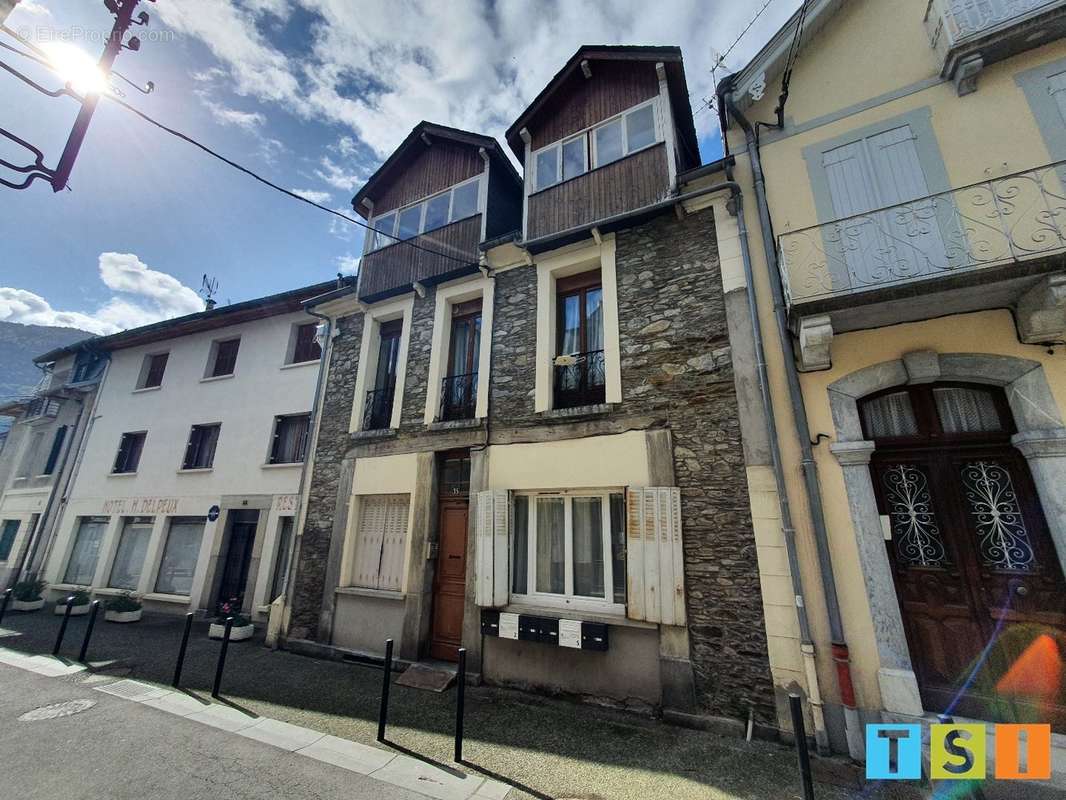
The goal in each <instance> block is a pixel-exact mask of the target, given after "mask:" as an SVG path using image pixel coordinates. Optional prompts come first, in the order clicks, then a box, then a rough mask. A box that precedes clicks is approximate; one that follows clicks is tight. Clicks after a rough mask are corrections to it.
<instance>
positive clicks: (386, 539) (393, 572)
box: [378, 497, 408, 592]
mask: <svg viewBox="0 0 1066 800" xmlns="http://www.w3.org/2000/svg"><path fill="white" fill-rule="evenodd" d="M407 510H408V501H407V498H406V497H390V498H388V500H387V501H386V504H385V519H384V529H383V531H382V544H381V567H380V568H379V570H378V588H379V589H384V590H387V591H390V592H399V591H402V590H403V562H404V554H405V553H406V550H407Z"/></svg>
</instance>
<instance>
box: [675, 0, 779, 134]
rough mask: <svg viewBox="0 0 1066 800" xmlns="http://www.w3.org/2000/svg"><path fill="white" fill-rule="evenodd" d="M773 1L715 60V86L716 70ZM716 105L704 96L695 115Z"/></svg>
mask: <svg viewBox="0 0 1066 800" xmlns="http://www.w3.org/2000/svg"><path fill="white" fill-rule="evenodd" d="M772 2H774V0H766V2H765V3H763V4H762V7H761V8H760V9H759V10H758V11H757V12H756V13H755V16H754V17H752V18H751V21H750V22H749V23H748V24H747V25H745V26H744V30H742V31H741V32H740V33H739V34H738V35H737V38H736V39H734V40H733V43H732V44H731V45H729V47H727V48H726V50H725V52H724V53H722V54H721V55H720V56H718V58H717V59H716V60H715V62H714V63H713V64H712V65H711V83H713V84H714V85H715V86H717V85H718V82H717V80H716V79H715V72H716V71H717V70H718V69H719V68H720V67H721V66H722V65H723V64H725V60H726V58H728V57H729V54H730V53H732V52H733V48H735V47H736V46H737V45H738V44H739V43H740V40H741V39H743V38H744V35H745V34H746V33H747V32H748V31H750V30H751V28H752V26H753V25H754V24H755V23H756V22H758V21H759V17H761V16H762V15H763V12H764V11H766V9H767V8H769V6H770V3H772ZM689 97H692V93H691V92H689ZM715 107H716V106H715V102H714V100H713V99H712V100H708V99H707V98H703V105H702V106H700V108H698V109H697V110H696V113H695V114H694V115H693V116H697V115H699V114H700V113H701V112H703V111H708V110H713V109H715Z"/></svg>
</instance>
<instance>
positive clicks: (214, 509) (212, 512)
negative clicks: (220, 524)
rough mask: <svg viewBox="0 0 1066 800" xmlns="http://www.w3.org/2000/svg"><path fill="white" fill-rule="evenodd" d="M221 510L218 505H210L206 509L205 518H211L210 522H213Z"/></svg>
mask: <svg viewBox="0 0 1066 800" xmlns="http://www.w3.org/2000/svg"><path fill="white" fill-rule="evenodd" d="M221 511H222V509H221V508H219V507H218V506H211V508H209V509H207V518H208V519H209V520H211V522H214V521H215V520H216V519H218V515H219V513H220V512H221Z"/></svg>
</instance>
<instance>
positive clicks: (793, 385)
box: [721, 84, 865, 761]
mask: <svg viewBox="0 0 1066 800" xmlns="http://www.w3.org/2000/svg"><path fill="white" fill-rule="evenodd" d="M721 96H722V99H723V100H724V104H725V107H726V108H727V109H728V112H729V114H730V115H731V116H732V117H733V119H735V120H736V121H737V124H738V125H740V127H741V128H742V129H743V130H744V137H745V140H746V142H747V147H748V156H749V157H750V159H751V171H752V180H753V182H754V184H755V204H756V207H757V209H758V212H759V224H760V227H761V228H762V244H763V251H764V253H765V256H766V265H767V273H768V275H769V279H770V291H771V295H772V298H773V303H774V319H775V321H776V323H777V337H778V345H779V346H780V348H781V355H782V357H783V361H784V364H785V375H786V377H787V380H788V394H789V400H790V401H791V404H792V418H793V422H794V425H795V428H796V440H797V443H798V444H799V447H800V467H801V469H802V472H803V482H804V488H805V491H806V496H807V503H808V505H809V506H810V510H811V523H812V526H813V528H814V541H815V547H816V549H817V552H818V565H819V567H820V572H821V577H822V591H823V593H824V594H825V603H826V611H827V616H828V617H829V635H830V639H831V641H832V651H833V661H834V662H835V664H836V673H837V685H838V687H839V690H840V700H841V703H843V705H844V730H845V733H846V735H847V740H848V753H849V755H850V756H851V757H852V758H853V759H854V760H856V761H862V760H864V758H865V753H864V744H863V736H862V727H861V725H860V721H859V712H858V709H857V708H856V705H855V689H854V686H853V685H852V681H851V664H850V661H849V655H848V645H847V641H846V640H845V638H844V624H843V620H842V619H841V616H840V602H839V600H838V598H837V591H836V579H835V577H834V575H833V559H832V556H831V554H830V551H829V535H828V532H827V530H826V525H825V512H824V510H823V508H822V491H821V486H820V485H819V481H818V467H817V464H816V463H815V461H814V451H813V448H812V447H811V432H810V428H809V426H808V424H807V411H806V408H805V407H804V403H803V390H802V388H801V387H800V382H799V372H798V370H797V369H796V362H795V356H794V354H793V352H792V336H791V334H790V333H789V330H788V319H787V316H786V311H785V296H784V288H783V286H782V284H781V272H780V268H779V264H778V261H777V248H776V247H774V238H773V231H772V228H771V222H770V208H769V205H768V204H767V201H766V180H765V176H764V174H763V169H762V161H761V159H760V158H759V144H758V141H757V139H756V136H755V129H754V127H753V126H752V124H751V122H750V121H749V120H748V119H747V118H746V117H745V116H744V114H743V113H742V112H741V111H740V109H738V108H737V106H736V103H735V102H734V101H733V89H732V86H730V85H729V84H726V86H725V87H724V92H723V93H722V95H721Z"/></svg>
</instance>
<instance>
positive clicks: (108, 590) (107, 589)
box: [93, 586, 137, 597]
mask: <svg viewBox="0 0 1066 800" xmlns="http://www.w3.org/2000/svg"><path fill="white" fill-rule="evenodd" d="M136 591H137V590H136V589H115V588H114V587H112V586H101V587H100V588H99V589H93V594H101V595H103V596H104V597H118V596H119V595H122V594H126V593H127V592H130V593H133V592H136Z"/></svg>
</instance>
